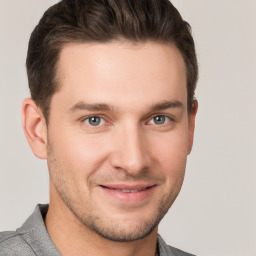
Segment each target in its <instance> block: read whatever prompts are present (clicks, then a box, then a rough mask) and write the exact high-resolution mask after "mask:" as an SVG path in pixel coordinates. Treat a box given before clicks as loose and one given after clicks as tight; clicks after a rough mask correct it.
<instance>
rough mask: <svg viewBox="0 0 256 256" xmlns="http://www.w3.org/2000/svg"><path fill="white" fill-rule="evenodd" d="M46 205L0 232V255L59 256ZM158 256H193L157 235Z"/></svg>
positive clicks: (38, 207)
mask: <svg viewBox="0 0 256 256" xmlns="http://www.w3.org/2000/svg"><path fill="white" fill-rule="evenodd" d="M47 210H48V205H40V204H39V205H37V206H36V208H35V210H34V212H33V214H32V215H31V216H30V217H29V218H28V219H27V221H26V222H25V223H24V224H23V225H22V226H21V227H20V228H18V229H17V230H16V231H7V232H0V256H35V255H36V256H61V254H60V252H59V251H58V249H57V248H56V247H55V245H54V244H53V242H52V240H51V238H50V236H49V234H48V232H47V230H46V227H45V224H44V217H45V215H46V213H47ZM158 250H159V254H160V256H193V255H192V254H188V253H185V252H183V251H181V250H178V249H176V248H173V247H171V246H168V245H166V243H165V242H164V240H163V239H162V238H161V237H160V236H159V235H158Z"/></svg>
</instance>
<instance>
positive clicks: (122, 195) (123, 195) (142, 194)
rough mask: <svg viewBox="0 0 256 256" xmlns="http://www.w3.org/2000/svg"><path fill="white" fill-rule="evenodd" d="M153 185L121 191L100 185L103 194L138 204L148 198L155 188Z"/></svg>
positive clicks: (123, 201) (124, 201) (127, 202)
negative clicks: (134, 190) (135, 189)
mask: <svg viewBox="0 0 256 256" xmlns="http://www.w3.org/2000/svg"><path fill="white" fill-rule="evenodd" d="M155 187H156V186H152V187H150V188H147V189H145V190H141V191H138V192H122V191H120V190H116V189H109V188H105V187H102V186H100V188H101V189H102V191H103V192H104V194H106V195H108V196H110V197H111V198H113V199H115V200H117V201H120V202H122V203H125V204H138V203H142V202H144V201H146V200H147V199H149V198H150V195H151V194H152V193H153V191H154V190H155Z"/></svg>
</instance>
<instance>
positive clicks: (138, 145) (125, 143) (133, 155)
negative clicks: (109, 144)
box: [113, 123, 148, 175]
mask: <svg viewBox="0 0 256 256" xmlns="http://www.w3.org/2000/svg"><path fill="white" fill-rule="evenodd" d="M115 137H116V138H115V140H114V141H115V144H114V145H113V147H114V148H113V164H114V166H115V167H118V168H121V169H124V170H126V171H127V172H129V173H130V174H132V175H136V174H137V173H139V172H140V171H142V170H143V169H144V168H146V167H147V164H148V155H147V150H146V147H145V138H144V134H143V131H142V129H141V127H140V126H139V125H136V124H132V123H130V124H129V125H124V126H121V127H119V129H118V131H117V132H116V134H115Z"/></svg>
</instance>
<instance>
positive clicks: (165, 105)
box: [68, 100, 184, 113]
mask: <svg viewBox="0 0 256 256" xmlns="http://www.w3.org/2000/svg"><path fill="white" fill-rule="evenodd" d="M183 106H184V105H183V104H182V103H181V102H180V101H178V100H170V101H163V102H160V103H157V104H152V106H151V107H150V110H149V112H154V111H160V110H165V109H169V108H183ZM78 110H81V111H83V110H87V111H114V110H115V107H114V106H112V105H109V104H105V103H95V104H88V103H85V102H83V101H79V102H78V103H76V104H75V105H74V106H72V107H71V108H70V109H69V110H68V112H71V113H73V112H76V111H78Z"/></svg>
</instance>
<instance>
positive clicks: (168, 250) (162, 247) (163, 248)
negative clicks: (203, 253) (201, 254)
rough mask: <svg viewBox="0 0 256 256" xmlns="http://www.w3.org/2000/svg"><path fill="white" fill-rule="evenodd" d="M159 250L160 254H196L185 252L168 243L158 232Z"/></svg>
mask: <svg viewBox="0 0 256 256" xmlns="http://www.w3.org/2000/svg"><path fill="white" fill-rule="evenodd" d="M158 250H159V254H160V256H195V255H193V254H190V253H187V252H184V251H182V250H180V249H177V248H175V247H172V246H169V245H167V244H166V243H165V241H164V240H163V238H162V237H161V236H160V235H159V234H158Z"/></svg>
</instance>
